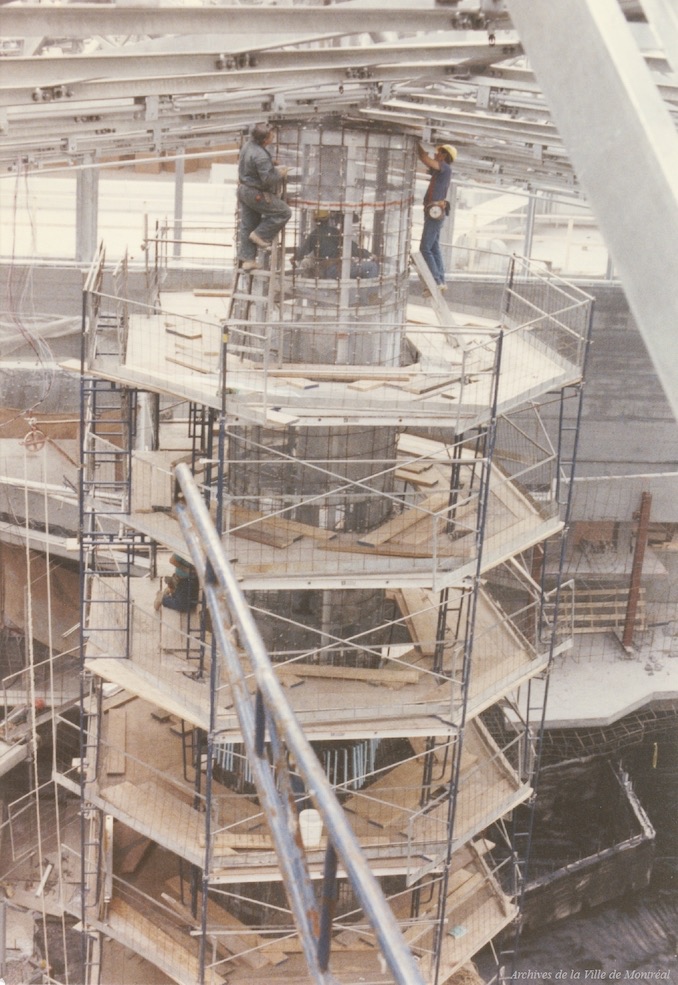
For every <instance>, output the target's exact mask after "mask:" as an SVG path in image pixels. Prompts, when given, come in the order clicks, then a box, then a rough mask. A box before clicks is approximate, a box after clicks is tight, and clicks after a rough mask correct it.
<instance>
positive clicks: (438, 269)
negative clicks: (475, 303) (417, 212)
mask: <svg viewBox="0 0 678 985" xmlns="http://www.w3.org/2000/svg"><path fill="white" fill-rule="evenodd" d="M443 222H444V220H443V219H431V218H429V216H427V215H425V216H424V231H423V233H422V234H421V242H420V244H419V249H420V250H421V255H422V256H423V258H424V260H426V263H427V265H428V269H429V270H430V271H431V273H432V274H433V279H434V281H435V282H436V284H444V283H445V268H444V267H443V255H442V253H441V252H440V233H441V231H442V228H443Z"/></svg>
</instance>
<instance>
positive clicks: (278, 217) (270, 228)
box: [238, 185, 292, 260]
mask: <svg viewBox="0 0 678 985" xmlns="http://www.w3.org/2000/svg"><path fill="white" fill-rule="evenodd" d="M238 201H239V203H240V228H239V231H238V258H239V259H240V260H254V259H255V258H256V255H257V247H256V245H255V244H254V243H253V242H252V241H251V240H250V233H253V232H256V234H257V236H261V238H262V239H265V240H267V242H270V241H271V240H272V239H273V237H274V236H275V235H276V233H278V232H279V231H280V230H281V229H282V227H283V226H284V225H285V223H286V222H289V220H290V216H291V215H292V210H291V208H290V207H289V205H287V203H286V202H283V200H282V199H281V198H276V196H275V195H272V194H271V192H260V191H257V189H256V188H250V187H249V186H248V185H238Z"/></svg>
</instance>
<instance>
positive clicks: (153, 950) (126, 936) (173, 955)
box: [104, 899, 226, 985]
mask: <svg viewBox="0 0 678 985" xmlns="http://www.w3.org/2000/svg"><path fill="white" fill-rule="evenodd" d="M106 925H107V926H109V927H110V930H111V936H114V937H116V939H117V940H120V941H121V942H122V943H125V944H126V945H127V946H128V947H131V948H132V950H133V951H134V952H135V953H137V954H139V955H141V956H142V957H144V958H146V960H147V961H150V962H151V963H152V964H154V965H155V966H156V967H157V968H160V969H161V970H162V971H164V972H165V974H166V975H168V976H169V977H170V978H172V979H173V980H174V981H175V982H189V981H190V982H193V981H197V980H198V956H197V948H194V947H191V949H189V948H187V947H185V946H184V945H183V944H181V943H180V942H179V941H176V940H174V938H173V937H171V936H170V935H169V934H168V933H166V932H165V931H164V930H162V929H161V927H159V926H158V923H157V920H153V919H152V918H151V917H150V916H146V915H144V914H142V913H140V912H139V911H138V910H136V909H134V907H132V906H130V905H129V904H128V903H126V902H124V901H123V900H121V899H114V900H112V901H111V903H110V906H109V911H108V920H107V924H105V925H104V926H106ZM187 943H188V944H190V945H193V941H192V940H191V939H190V938H189V939H188V941H187ZM225 982H226V980H225V979H224V978H223V976H222V975H218V974H217V973H216V972H213V973H212V976H211V978H210V983H213V985H225Z"/></svg>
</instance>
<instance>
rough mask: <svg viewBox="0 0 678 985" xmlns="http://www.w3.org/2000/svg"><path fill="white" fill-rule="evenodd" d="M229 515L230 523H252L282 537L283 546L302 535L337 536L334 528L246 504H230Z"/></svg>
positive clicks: (323, 539) (329, 537)
mask: <svg viewBox="0 0 678 985" xmlns="http://www.w3.org/2000/svg"><path fill="white" fill-rule="evenodd" d="M227 517H228V520H229V523H231V522H232V523H234V524H250V525H251V526H252V527H253V528H254V527H255V526H257V527H261V529H262V530H266V531H269V532H270V533H271V536H272V537H274V538H275V537H279V538H280V546H283V547H287V546H288V545H289V544H291V543H293V542H294V541H295V540H299V539H300V538H301V537H312V538H313V540H320V541H327V540H334V538H335V537H336V536H337V533H336V531H334V530H324V529H323V528H322V527H314V526H313V525H312V524H310V523H301V522H300V521H299V520H288V519H287V518H286V517H284V516H270V515H268V514H266V513H261V512H259V510H250V509H248V508H247V507H246V506H238V505H237V504H235V503H231V504H229V506H228V512H227ZM231 532H232V533H233V534H236V535H237V536H242V537H244V536H245V534H244V533H242V532H241V531H240V530H231ZM290 537H291V538H292V539H291V540H287V541H286V538H290ZM252 539H255V538H252ZM273 546H277V545H273Z"/></svg>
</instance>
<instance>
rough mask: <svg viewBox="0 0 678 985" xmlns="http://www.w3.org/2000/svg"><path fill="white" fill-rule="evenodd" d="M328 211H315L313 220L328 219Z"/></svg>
mask: <svg viewBox="0 0 678 985" xmlns="http://www.w3.org/2000/svg"><path fill="white" fill-rule="evenodd" d="M329 217H330V210H329V209H316V210H315V212H314V213H313V218H314V219H329Z"/></svg>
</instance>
